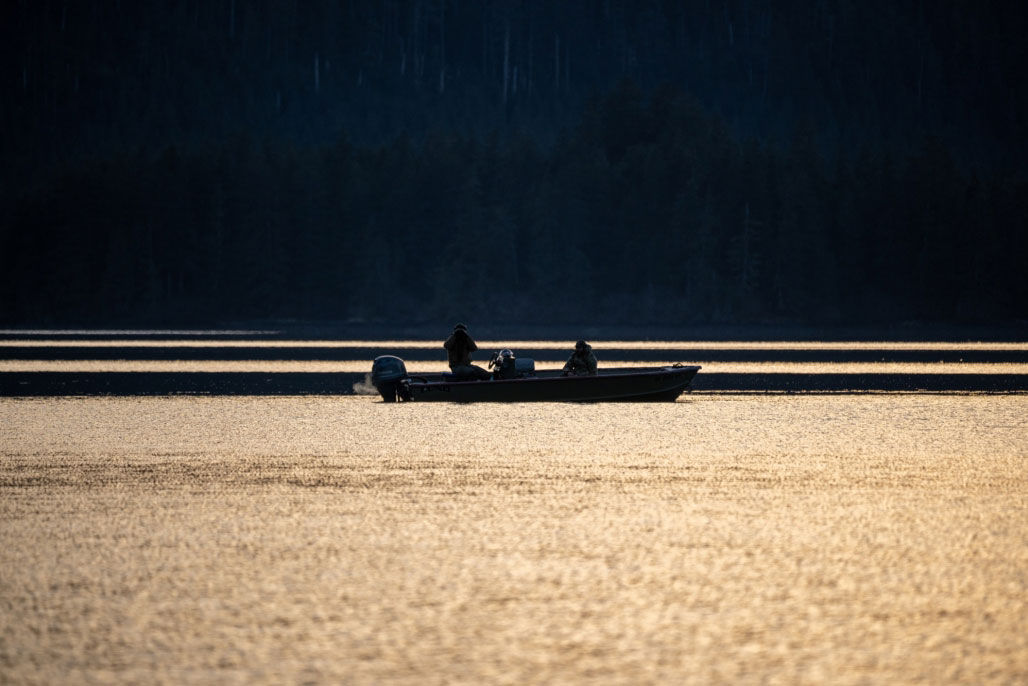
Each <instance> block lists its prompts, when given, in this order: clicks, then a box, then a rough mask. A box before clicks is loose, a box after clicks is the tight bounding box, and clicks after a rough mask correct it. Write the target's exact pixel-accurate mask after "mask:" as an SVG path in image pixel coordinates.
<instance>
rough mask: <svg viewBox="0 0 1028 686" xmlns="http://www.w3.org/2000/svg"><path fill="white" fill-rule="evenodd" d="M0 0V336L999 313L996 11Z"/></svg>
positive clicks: (1021, 285) (1015, 134)
mask: <svg viewBox="0 0 1028 686" xmlns="http://www.w3.org/2000/svg"><path fill="white" fill-rule="evenodd" d="M0 13H2V18H0V34H2V36H3V41H2V42H0V54H2V55H3V64H5V65H6V69H5V70H4V71H3V74H2V76H0V79H2V80H0V93H2V97H0V131H2V133H0V159H2V160H3V161H4V163H3V168H2V170H0V173H2V175H3V176H2V177H0V181H2V184H0V185H2V190H0V250H2V254H0V269H2V273H0V321H2V322H4V323H8V324H19V323H80V324H89V323H97V324H100V323H104V324H107V323H119V322H120V323H156V322H185V323H188V322H199V321H204V322H218V321H229V320H233V321H238V320H241V319H266V318H302V319H309V320H319V321H339V320H346V319H352V318H361V319H366V320H376V319H378V320H389V319H400V318H403V319H419V318H420V319H426V318H433V317H441V318H446V319H449V318H450V317H452V316H456V315H461V316H463V317H466V318H467V317H471V316H475V317H479V318H493V319H502V318H506V317H511V316H516V317H519V318H521V319H524V320H526V321H537V322H547V321H567V320H569V319H578V320H583V321H588V320H602V321H608V322H628V321H636V320H638V321H652V320H663V319H667V320H669V321H670V322H671V323H694V322H744V323H745V322H768V321H774V322H778V321H788V322H826V323H832V322H843V321H845V322H853V321H858V322H867V323H889V322H896V321H910V320H915V321H935V322H963V321H978V322H982V321H984V322H989V323H1003V322H1010V321H1023V320H1024V319H1025V316H1026V314H1028V312H1026V309H1028V308H1026V305H1025V303H1026V302H1028V288H1026V277H1025V275H1024V269H1023V267H1022V266H1021V265H1022V263H1023V262H1024V261H1025V260H1024V258H1025V257H1026V255H1028V251H1026V238H1025V234H1026V233H1028V231H1026V227H1028V208H1026V200H1025V199H1026V197H1028V192H1026V191H1028V184H1026V181H1025V179H1026V173H1028V166H1026V152H1028V88H1026V86H1025V85H1024V83H1025V79H1024V68H1023V67H1024V65H1025V64H1028V59H1026V58H1028V54H1026V47H1025V46H1026V41H1025V40H1024V36H1026V35H1028V5H1025V4H1024V3H1006V2H981V1H979V2H966V1H960V2H958V1H939V2H924V1H923V0H919V1H910V2H903V1H901V2H894V1H885V0H869V1H865V2H848V1H845V0H834V1H832V0H825V1H821V2H812V1H805V2H799V1H795V2H793V1H786V2H780V1H776V2H769V1H767V2H761V1H744V0H731V1H728V2H713V1H708V0H698V1H695V2H627V1H622V2H619V1H616V0H592V1H587V0H569V1H568V2H559V3H553V2H542V1H534V2H533V1H528V0H524V1H522V2H478V1H472V0H420V1H419V0H410V1H407V2H401V1H400V0H375V1H357V2H341V1H334V2H327V1H323V2H318V1H314V0H312V1H309V2H306V1H297V0H293V1H272V0H265V1H259V0H256V1H249V2H248V1H246V0H213V1H210V0H182V1H180V2H174V1H170V0H169V1H168V2H145V1H142V0H140V1H137V2H126V1H124V0H122V1H116V0H82V1H81V2H70V1H65V0H32V1H28V0H21V1H17V2H10V3H6V4H5V5H4V9H3V10H0ZM497 292H503V293H505V294H506V297H505V302H506V303H507V305H506V307H507V310H506V311H505V312H504V313H501V314H497V313H496V311H495V309H494V308H493V305H492V300H493V299H494V298H493V294H495V293H497ZM554 294H560V295H559V297H555V296H554Z"/></svg>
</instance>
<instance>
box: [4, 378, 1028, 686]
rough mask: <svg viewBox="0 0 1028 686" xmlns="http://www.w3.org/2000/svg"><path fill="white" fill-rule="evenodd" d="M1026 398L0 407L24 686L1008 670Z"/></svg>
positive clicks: (178, 401) (24, 402)
mask: <svg viewBox="0 0 1028 686" xmlns="http://www.w3.org/2000/svg"><path fill="white" fill-rule="evenodd" d="M1026 460H1028V396H1024V395H998V396H979V395H870V396H866V395H862V396H858V395H840V396H810V395H790V396H767V397H764V396H720V395H706V396H693V397H690V398H686V399H684V400H682V401H680V402H678V403H667V404H658V405H645V406H640V405H631V404H607V405H574V404H572V405H550V404H540V405H501V406H492V405H446V404H425V405H418V404H398V405H386V404H382V403H380V402H377V401H376V400H374V399H372V398H369V397H360V396H349V397H281V398H272V397H259V396H253V397H149V398H104V397H92V398H4V399H0V494H2V495H0V577H2V578H3V579H4V582H3V584H0V606H2V607H3V608H4V612H3V616H4V618H5V619H4V622H3V633H2V634H0V635H2V636H3V639H2V640H0V664H3V665H4V667H3V670H4V674H5V676H6V677H7V678H9V679H11V680H14V681H43V682H73V681H79V682H81V681H108V682H123V683H128V682H135V683H139V682H153V681H170V682H181V681H208V682H223V681H238V682H248V683H253V682H283V681H285V682H298V681H329V682H350V683H425V682H426V681H429V682H467V683H482V682H494V683H495V682H507V683H529V682H535V683H553V682H560V681H564V682H588V681H602V682H604V683H610V682H622V683H645V682H651V683H652V682H663V683H711V682H739V681H746V682H757V681H771V682H774V681H778V682H786V683H804V682H806V683H824V682H832V683H866V682H874V683H903V682H923V683H941V682H955V681H961V682H967V683H1012V682H1018V681H1023V680H1024V679H1025V677H1026V676H1028V606H1026V598H1028V577H1026V576H1025V571H1024V570H1025V569H1026V568H1028V544H1026V541H1028V496H1026V494H1028V468H1026V464H1028V462H1026Z"/></svg>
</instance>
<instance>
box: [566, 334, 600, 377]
mask: <svg viewBox="0 0 1028 686" xmlns="http://www.w3.org/2000/svg"><path fill="white" fill-rule="evenodd" d="M563 371H564V376H567V375H568V374H572V375H574V376H595V374H596V355H594V354H593V347H592V346H591V345H589V344H588V343H586V342H585V341H578V342H577V343H575V352H573V353H571V357H569V358H568V361H567V363H565V364H564V370H563Z"/></svg>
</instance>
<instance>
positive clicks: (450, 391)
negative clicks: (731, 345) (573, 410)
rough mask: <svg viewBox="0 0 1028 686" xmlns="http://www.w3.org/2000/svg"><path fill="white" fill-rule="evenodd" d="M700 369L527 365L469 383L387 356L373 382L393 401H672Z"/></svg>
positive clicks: (378, 364)
mask: <svg viewBox="0 0 1028 686" xmlns="http://www.w3.org/2000/svg"><path fill="white" fill-rule="evenodd" d="M520 361H521V360H519V362H520ZM529 362H531V361H529ZM699 370H700V368H699V367H698V366H686V365H679V364H676V365H670V366H667V367H621V368H611V369H603V368H601V369H600V370H599V373H597V374H596V375H593V376H564V375H563V374H562V372H561V371H560V370H542V371H536V370H535V369H534V364H532V365H531V368H530V369H526V368H524V367H523V368H522V369H521V370H520V371H519V373H518V376H517V378H512V379H495V380H487V381H469V380H462V379H458V378H456V377H454V376H453V375H452V374H408V373H407V368H406V365H405V364H404V362H403V360H401V359H400V358H398V357H394V356H392V355H383V356H381V357H378V358H376V359H375V362H374V365H373V367H372V372H371V382H372V384H374V386H375V388H377V389H378V392H379V394H380V395H381V396H382V400H383V401H385V402H387V403H388V402H396V401H409V402H433V401H434V402H458V403H471V402H500V403H504V402H506V403H518V402H580V403H586V402H659V401H665V402H667V401H674V400H675V399H676V398H678V396H679V395H681V394H682V392H683V391H685V390H686V389H687V388H688V387H689V384H690V383H691V382H692V379H693V377H694V376H696V372H698V371H699Z"/></svg>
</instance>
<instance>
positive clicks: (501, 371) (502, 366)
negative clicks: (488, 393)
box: [489, 348, 518, 381]
mask: <svg viewBox="0 0 1028 686" xmlns="http://www.w3.org/2000/svg"><path fill="white" fill-rule="evenodd" d="M489 366H490V367H492V368H493V381H499V380H500V379H516V378H518V368H517V365H516V364H515V362H514V351H513V350H510V349H509V348H505V349H503V350H501V351H500V352H498V353H493V356H492V359H490V360H489Z"/></svg>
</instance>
